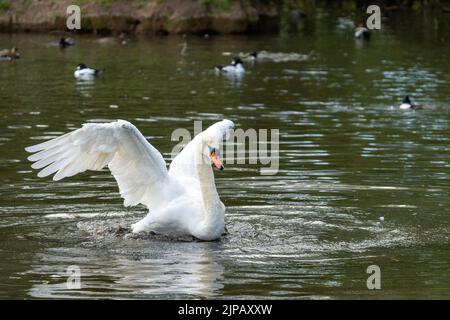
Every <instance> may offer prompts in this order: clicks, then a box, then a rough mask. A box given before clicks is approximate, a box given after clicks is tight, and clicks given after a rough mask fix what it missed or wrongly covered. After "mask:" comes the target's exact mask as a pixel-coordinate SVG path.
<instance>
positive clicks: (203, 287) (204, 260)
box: [28, 241, 224, 298]
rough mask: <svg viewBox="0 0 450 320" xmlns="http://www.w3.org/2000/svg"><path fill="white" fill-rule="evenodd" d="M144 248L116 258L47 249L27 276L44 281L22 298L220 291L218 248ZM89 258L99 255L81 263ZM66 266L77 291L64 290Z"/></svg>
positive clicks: (213, 245)
mask: <svg viewBox="0 0 450 320" xmlns="http://www.w3.org/2000/svg"><path fill="white" fill-rule="evenodd" d="M133 242H134V244H136V241H133ZM130 245H131V246H132V245H133V243H131V244H130ZM148 245H149V243H147V248H145V249H143V247H144V246H143V243H139V248H138V249H136V248H134V249H132V248H131V247H129V248H126V249H125V248H122V249H121V250H119V251H123V253H122V254H117V253H116V252H113V251H116V250H110V251H109V252H108V254H107V255H106V256H104V253H102V252H92V251H99V250H98V249H75V248H53V249H48V250H47V252H46V253H44V254H40V255H39V256H38V258H39V260H40V261H39V262H38V264H37V265H36V264H35V266H34V267H33V268H32V269H31V270H30V271H29V272H28V273H29V274H35V275H37V276H39V277H42V275H43V274H46V275H48V276H49V278H50V280H48V281H42V282H41V283H35V284H33V285H32V287H31V288H30V289H29V291H28V294H29V295H30V296H32V297H36V298H75V297H80V298H88V297H91V298H92V297H97V298H125V297H127V298H130V297H131V298H159V297H160V296H161V297H163V296H165V297H167V296H172V297H211V296H215V295H217V294H219V292H220V290H221V289H222V288H223V285H222V283H221V281H220V280H221V279H222V276H223V273H224V268H223V266H222V265H221V264H220V263H219V262H218V255H217V246H220V244H218V243H207V242H200V243H198V242H197V243H179V242H171V243H166V244H161V243H150V248H148ZM141 246H142V247H141ZM125 251H126V252H127V253H125ZM130 252H133V254H130ZM92 256H99V259H98V261H95V262H94V261H92V260H89V261H87V259H86V257H92ZM101 256H103V257H104V259H102V257H101ZM92 263H95V265H94V266H93V265H92ZM69 265H76V266H79V267H80V274H81V278H80V281H81V288H80V289H68V287H67V278H68V274H67V273H66V268H67V267H68V266H69ZM83 265H86V269H85V268H84V267H83Z"/></svg>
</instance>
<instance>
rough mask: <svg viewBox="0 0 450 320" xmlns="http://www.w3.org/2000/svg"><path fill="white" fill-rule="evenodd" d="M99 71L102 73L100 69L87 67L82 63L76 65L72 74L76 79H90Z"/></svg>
mask: <svg viewBox="0 0 450 320" xmlns="http://www.w3.org/2000/svg"><path fill="white" fill-rule="evenodd" d="M101 73H102V71H101V70H98V69H93V68H88V67H87V66H86V65H84V64H79V65H78V66H77V68H76V69H75V72H74V73H73V75H74V76H75V78H77V79H81V80H91V79H94V77H96V76H98V75H99V74H101Z"/></svg>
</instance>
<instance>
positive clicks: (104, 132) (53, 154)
mask: <svg viewBox="0 0 450 320" xmlns="http://www.w3.org/2000/svg"><path fill="white" fill-rule="evenodd" d="M25 150H26V151H28V152H31V153H34V154H33V155H31V156H29V157H28V160H30V161H33V162H35V163H33V164H32V168H33V169H42V168H43V169H42V170H41V171H40V172H39V173H38V176H39V177H46V176H49V175H51V174H54V173H56V174H55V175H54V176H53V180H55V181H56V180H61V179H63V178H65V177H71V176H73V175H75V174H77V173H80V172H84V171H86V170H101V169H102V168H104V167H105V166H106V165H108V167H109V169H110V170H111V173H112V174H113V176H114V178H115V179H116V181H117V184H118V185H119V191H120V195H121V196H122V198H124V205H125V206H132V205H136V204H138V203H142V204H145V205H149V204H150V203H151V202H153V200H154V201H157V200H158V195H159V193H160V192H162V190H163V187H164V185H165V182H166V178H167V177H168V174H167V168H166V163H165V161H164V159H163V157H162V155H161V153H159V151H158V150H156V149H155V148H154V147H153V146H152V145H151V144H150V143H149V142H148V141H147V140H146V139H145V137H144V136H143V135H142V134H141V133H140V132H139V130H138V129H137V128H136V127H135V126H134V125H132V124H131V123H129V122H127V121H123V120H118V121H115V122H111V123H88V124H84V125H83V127H82V128H80V129H78V130H75V131H72V132H69V133H67V134H65V135H62V136H60V137H57V138H55V139H52V140H49V141H46V142H43V143H40V144H37V145H34V146H30V147H28V148H26V149H25ZM35 152H36V153H35Z"/></svg>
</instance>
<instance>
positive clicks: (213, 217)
mask: <svg viewBox="0 0 450 320" xmlns="http://www.w3.org/2000/svg"><path fill="white" fill-rule="evenodd" d="M203 146H204V144H203V143H202V142H201V141H200V143H199V144H198V147H197V148H198V149H197V159H196V164H195V165H196V169H197V174H198V178H199V181H200V190H201V193H202V201H203V209H204V214H205V217H204V222H205V223H206V224H210V223H211V224H216V223H217V222H218V221H217V219H219V220H223V210H222V203H221V202H220V198H219V194H218V193H217V189H216V184H215V182H214V174H213V170H212V167H211V164H209V163H205V161H203V155H202V154H203V153H202V152H203Z"/></svg>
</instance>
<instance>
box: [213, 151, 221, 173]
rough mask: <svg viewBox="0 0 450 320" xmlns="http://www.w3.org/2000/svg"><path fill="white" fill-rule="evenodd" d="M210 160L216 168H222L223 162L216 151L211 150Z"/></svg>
mask: <svg viewBox="0 0 450 320" xmlns="http://www.w3.org/2000/svg"><path fill="white" fill-rule="evenodd" d="M211 160H212V162H213V163H214V165H215V166H216V168H217V169H220V170H223V163H222V161H220V159H219V158H218V157H217V155H216V152H215V151H213V152H211Z"/></svg>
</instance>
